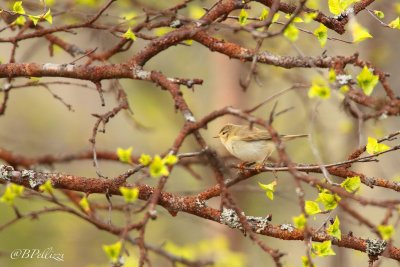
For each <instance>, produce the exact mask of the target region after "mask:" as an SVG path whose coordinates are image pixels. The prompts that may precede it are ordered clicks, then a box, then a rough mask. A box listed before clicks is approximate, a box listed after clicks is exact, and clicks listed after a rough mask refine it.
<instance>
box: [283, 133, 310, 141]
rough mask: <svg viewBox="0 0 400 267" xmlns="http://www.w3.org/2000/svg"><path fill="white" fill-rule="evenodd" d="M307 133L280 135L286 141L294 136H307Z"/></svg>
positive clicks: (294, 137)
mask: <svg viewBox="0 0 400 267" xmlns="http://www.w3.org/2000/svg"><path fill="white" fill-rule="evenodd" d="M308 136H309V135H308V134H288V135H282V136H280V137H281V138H282V139H283V140H285V141H288V140H293V139H296V138H300V137H308Z"/></svg>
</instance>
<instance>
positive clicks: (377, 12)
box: [374, 10, 385, 19]
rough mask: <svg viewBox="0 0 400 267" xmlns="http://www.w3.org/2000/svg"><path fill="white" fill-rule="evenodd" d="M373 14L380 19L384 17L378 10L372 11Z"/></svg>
mask: <svg viewBox="0 0 400 267" xmlns="http://www.w3.org/2000/svg"><path fill="white" fill-rule="evenodd" d="M374 14H375V15H376V16H377V17H378V18H380V19H383V18H384V17H385V14H384V13H383V12H382V11H380V10H374Z"/></svg>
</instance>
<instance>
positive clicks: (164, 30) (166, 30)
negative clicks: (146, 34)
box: [154, 27, 174, 36]
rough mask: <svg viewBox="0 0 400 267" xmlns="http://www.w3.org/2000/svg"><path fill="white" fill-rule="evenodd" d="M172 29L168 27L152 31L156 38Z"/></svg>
mask: <svg viewBox="0 0 400 267" xmlns="http://www.w3.org/2000/svg"><path fill="white" fill-rule="evenodd" d="M173 30H174V29H172V28H170V27H160V28H157V29H155V30H154V34H155V35H156V36H163V35H165V34H167V33H169V32H171V31H173Z"/></svg>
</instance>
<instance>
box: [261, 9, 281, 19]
mask: <svg viewBox="0 0 400 267" xmlns="http://www.w3.org/2000/svg"><path fill="white" fill-rule="evenodd" d="M268 14H269V11H268V9H266V8H265V7H264V8H263V10H262V11H261V15H260V17H259V19H260V20H265V19H266V18H267V17H268ZM279 17H280V14H279V13H275V14H274V17H273V18H272V22H273V23H274V22H277V21H278V19H279Z"/></svg>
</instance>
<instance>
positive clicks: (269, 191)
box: [258, 181, 277, 200]
mask: <svg viewBox="0 0 400 267" xmlns="http://www.w3.org/2000/svg"><path fill="white" fill-rule="evenodd" d="M276 184H277V182H276V181H273V182H272V183H269V184H262V183H260V182H258V185H259V186H260V187H261V189H263V190H264V191H265V195H266V196H267V197H268V198H269V199H271V200H274V192H275V186H276Z"/></svg>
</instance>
